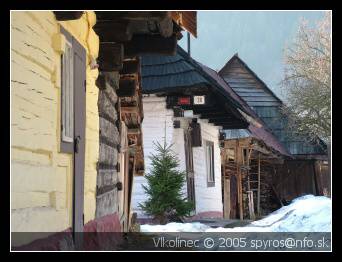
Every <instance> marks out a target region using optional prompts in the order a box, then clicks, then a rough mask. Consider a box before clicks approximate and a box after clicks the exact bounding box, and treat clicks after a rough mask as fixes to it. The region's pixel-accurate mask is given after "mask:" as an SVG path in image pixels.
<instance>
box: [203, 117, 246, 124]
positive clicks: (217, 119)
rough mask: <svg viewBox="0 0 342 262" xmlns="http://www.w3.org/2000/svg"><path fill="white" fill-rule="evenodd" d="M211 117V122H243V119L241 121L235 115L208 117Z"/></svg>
mask: <svg viewBox="0 0 342 262" xmlns="http://www.w3.org/2000/svg"><path fill="white" fill-rule="evenodd" d="M208 119H209V123H215V122H229V123H231V122H232V123H235V122H236V123H241V121H239V120H238V119H236V118H233V117H229V116H228V117H227V116H217V117H214V116H212V117H208Z"/></svg>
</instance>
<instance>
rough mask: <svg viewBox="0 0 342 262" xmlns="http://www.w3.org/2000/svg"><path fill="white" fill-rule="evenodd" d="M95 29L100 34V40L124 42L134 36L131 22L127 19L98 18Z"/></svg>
mask: <svg viewBox="0 0 342 262" xmlns="http://www.w3.org/2000/svg"><path fill="white" fill-rule="evenodd" d="M93 29H94V31H95V32H96V34H97V35H98V36H99V39H100V42H119V43H122V42H127V41H130V40H131V39H132V36H133V34H132V32H131V31H130V28H129V22H128V21H125V20H120V21H110V20H104V21H103V20H102V21H101V20H98V21H97V22H96V24H95V26H94V27H93Z"/></svg>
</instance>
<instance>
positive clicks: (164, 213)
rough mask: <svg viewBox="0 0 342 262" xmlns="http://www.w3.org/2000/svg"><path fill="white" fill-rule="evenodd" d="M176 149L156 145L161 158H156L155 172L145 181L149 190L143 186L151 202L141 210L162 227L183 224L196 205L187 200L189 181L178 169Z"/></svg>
mask: <svg viewBox="0 0 342 262" xmlns="http://www.w3.org/2000/svg"><path fill="white" fill-rule="evenodd" d="M171 146H172V145H169V146H168V145H167V144H166V142H164V145H163V146H162V145H161V144H160V143H158V142H157V143H154V148H155V150H156V152H157V154H155V155H154V154H152V155H151V156H150V157H149V158H150V159H151V161H152V163H151V166H152V168H151V171H150V173H148V174H147V175H146V176H145V177H146V179H147V186H145V185H143V188H144V191H145V193H146V194H147V195H148V199H147V201H146V202H144V203H143V204H139V206H140V208H141V209H142V210H143V211H145V212H146V213H147V214H148V215H151V216H153V217H154V218H155V219H156V220H157V221H158V222H159V223H160V224H165V223H167V222H169V221H175V220H179V219H180V218H181V217H184V216H187V215H190V212H191V211H192V209H193V203H192V202H189V201H187V199H186V198H184V197H183V194H182V192H181V191H182V187H183V185H184V183H185V180H186V174H185V172H180V171H178V170H177V169H176V168H177V167H178V166H179V160H178V158H177V157H176V155H175V154H174V152H173V151H172V150H171Z"/></svg>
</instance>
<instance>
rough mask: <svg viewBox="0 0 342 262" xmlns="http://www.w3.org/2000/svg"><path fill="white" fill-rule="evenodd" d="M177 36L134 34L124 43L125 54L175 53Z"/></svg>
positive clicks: (129, 55) (128, 55) (130, 55)
mask: <svg viewBox="0 0 342 262" xmlns="http://www.w3.org/2000/svg"><path fill="white" fill-rule="evenodd" d="M176 51H177V38H176V36H175V35H172V36H171V37H167V38H165V37H162V36H161V35H134V36H133V37H132V40H131V41H129V42H127V43H125V56H127V57H132V56H138V55H142V54H161V55H175V54H176Z"/></svg>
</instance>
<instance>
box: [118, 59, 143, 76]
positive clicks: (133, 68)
mask: <svg viewBox="0 0 342 262" xmlns="http://www.w3.org/2000/svg"><path fill="white" fill-rule="evenodd" d="M139 71H140V62H139V60H137V59H134V60H126V61H124V62H123V67H122V70H121V71H120V75H127V74H128V75H131V74H137V73H138V72H139Z"/></svg>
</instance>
